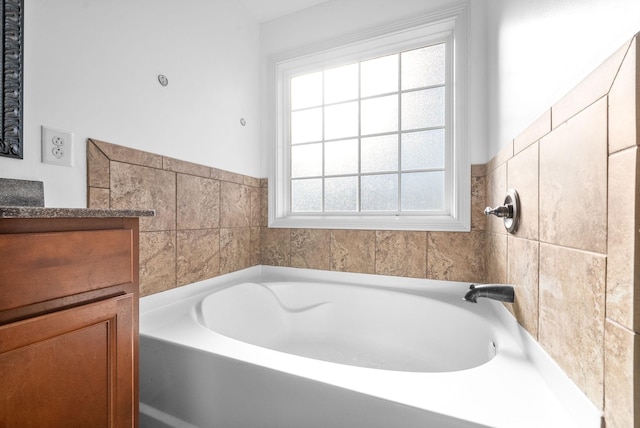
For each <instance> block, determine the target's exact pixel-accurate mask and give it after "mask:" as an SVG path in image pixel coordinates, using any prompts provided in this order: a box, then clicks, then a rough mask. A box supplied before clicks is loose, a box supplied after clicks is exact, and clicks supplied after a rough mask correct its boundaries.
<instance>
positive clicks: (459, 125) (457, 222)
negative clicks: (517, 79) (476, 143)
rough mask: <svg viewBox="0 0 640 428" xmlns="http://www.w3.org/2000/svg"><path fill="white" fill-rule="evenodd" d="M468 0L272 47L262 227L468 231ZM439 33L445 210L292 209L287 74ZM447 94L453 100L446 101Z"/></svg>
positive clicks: (402, 47)
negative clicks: (277, 50)
mask: <svg viewBox="0 0 640 428" xmlns="http://www.w3.org/2000/svg"><path fill="white" fill-rule="evenodd" d="M468 5H469V4H468V2H467V3H464V4H462V5H460V6H458V7H455V8H451V9H448V10H445V11H441V12H438V13H435V14H430V15H427V16H422V17H419V18H414V19H411V20H407V21H402V22H398V23H395V24H392V25H388V26H385V27H381V28H377V29H375V30H372V31H365V32H360V33H357V34H353V35H350V36H347V37H340V38H337V39H333V40H330V41H328V42H325V43H322V44H317V45H314V46H309V47H305V48H302V49H296V50H294V51H289V52H285V53H282V54H278V55H274V56H272V57H271V58H270V61H269V70H270V73H271V75H270V81H271V87H270V96H271V97H272V98H271V99H272V100H275V111H274V112H272V114H273V115H274V121H273V124H272V125H271V128H272V129H271V131H272V132H271V136H272V138H271V141H270V144H269V146H270V147H269V175H268V177H269V183H268V185H269V202H268V211H269V213H268V221H269V227H275V228H315V229H374V230H427V231H459V232H462V231H469V230H470V228H471V226H470V224H471V212H470V211H471V208H470V205H471V166H470V162H469V147H468V143H467V136H466V128H467V12H468ZM442 41H445V42H446V43H447V49H452V55H448V58H450V59H449V60H448V63H447V79H446V91H452V94H451V97H450V98H448V100H449V101H450V102H448V105H447V109H448V111H447V112H446V124H445V129H446V134H447V140H448V141H447V143H446V149H445V150H446V151H447V152H446V155H445V159H446V162H445V182H446V183H449V185H448V186H446V187H445V210H444V211H442V212H439V213H437V214H435V215H425V214H420V215H416V214H406V215H405V214H396V213H379V212H375V213H369V212H366V213H364V212H358V213H353V214H352V213H339V214H336V213H317V214H316V213H292V212H291V202H290V201H291V198H290V183H291V180H290V178H291V172H290V159H289V157H290V144H289V135H288V134H289V117H288V112H289V111H290V109H289V92H288V91H289V82H290V79H291V77H292V76H294V75H300V74H304V73H310V72H314V71H318V70H320V69H323V68H330V67H335V66H340V65H346V64H349V63H353V62H358V61H363V60H367V59H370V58H373V57H376V56H383V55H387V54H390V53H397V52H400V51H406V50H410V49H415V48H420V47H423V46H426V45H429V44H435V43H438V42H442ZM451 101H452V102H451Z"/></svg>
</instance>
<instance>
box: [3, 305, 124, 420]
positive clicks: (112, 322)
mask: <svg viewBox="0 0 640 428" xmlns="http://www.w3.org/2000/svg"><path fill="white" fill-rule="evenodd" d="M133 310H134V298H133V295H132V294H127V295H123V296H119V297H115V298H111V299H107V300H103V301H99V302H95V303H91V304H85V305H82V306H79V307H76V308H72V309H67V310H64V311H60V312H55V313H51V314H47V315H43V316H39V317H35V318H31V319H27V320H23V321H19V322H15V323H12V324H7V325H4V326H0V427H6V428H12V427H16V428H27V427H39V428H40V427H65V428H69V427H79V428H80V427H82V428H87V427H92V428H98V427H118V428H120V427H133V426H135V420H136V419H137V417H136V413H137V412H136V403H137V397H134V390H135V389H134V384H135V379H134V375H135V370H134V367H136V366H137V352H136V349H137V347H136V346H135V343H136V336H135V329H134V320H133V314H134V312H133Z"/></svg>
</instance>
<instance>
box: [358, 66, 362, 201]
mask: <svg viewBox="0 0 640 428" xmlns="http://www.w3.org/2000/svg"><path fill="white" fill-rule="evenodd" d="M361 96H362V63H361V62H358V189H357V191H358V207H357V208H358V209H357V211H358V212H362V99H361Z"/></svg>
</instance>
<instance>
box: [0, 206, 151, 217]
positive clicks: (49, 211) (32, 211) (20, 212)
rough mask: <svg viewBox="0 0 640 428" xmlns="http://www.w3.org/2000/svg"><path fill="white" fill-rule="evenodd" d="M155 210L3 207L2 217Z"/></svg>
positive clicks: (142, 213) (125, 214)
mask: <svg viewBox="0 0 640 428" xmlns="http://www.w3.org/2000/svg"><path fill="white" fill-rule="evenodd" d="M155 215H156V214H155V211H154V210H133V209H120V210H114V209H95V208H45V207H3V206H0V218H88V217H94V218H95V217H104V218H106V217H153V216H155Z"/></svg>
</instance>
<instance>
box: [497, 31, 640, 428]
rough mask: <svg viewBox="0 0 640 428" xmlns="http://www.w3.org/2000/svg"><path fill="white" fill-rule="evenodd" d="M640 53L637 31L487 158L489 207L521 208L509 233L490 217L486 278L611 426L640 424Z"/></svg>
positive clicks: (629, 427) (608, 425) (627, 427)
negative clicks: (511, 197) (509, 297)
mask: <svg viewBox="0 0 640 428" xmlns="http://www.w3.org/2000/svg"><path fill="white" fill-rule="evenodd" d="M639 59H640V55H639V51H638V43H637V41H636V39H635V38H634V39H633V40H631V41H630V42H629V43H627V44H625V45H624V46H623V47H622V48H621V49H620V50H618V51H617V52H616V53H614V55H612V56H611V57H610V58H609V59H608V60H607V61H606V62H605V63H603V65H602V66H601V67H599V68H598V69H597V70H595V71H594V72H593V73H592V74H591V75H590V76H588V77H587V78H586V79H585V80H584V81H583V82H582V83H581V84H580V85H578V86H577V87H576V88H575V89H574V90H572V91H571V92H570V93H569V94H567V96H566V97H564V98H563V99H562V100H560V101H559V102H558V103H556V104H555V105H554V106H552V107H551V108H550V109H549V110H547V111H546V112H545V113H543V114H542V115H541V116H540V118H539V119H538V120H536V121H534V123H533V124H532V125H531V126H530V127H529V128H527V129H526V130H525V131H524V132H522V134H520V135H519V136H517V137H516V138H515V139H514V140H513V141H512V142H510V143H509V144H508V145H507V147H506V148H505V149H504V150H502V151H501V152H500V153H499V154H498V155H497V156H496V157H495V158H494V159H492V160H491V161H490V162H489V163H488V164H487V202H488V203H489V204H490V205H497V204H500V203H501V202H502V200H503V198H504V191H505V190H506V189H508V188H516V189H517V190H518V192H519V194H520V199H521V203H522V219H521V220H522V223H521V226H520V228H519V230H518V231H517V233H516V234H514V235H509V236H506V235H505V230H504V228H503V227H502V225H501V221H500V220H499V219H497V218H491V219H490V220H489V224H488V225H487V266H486V269H487V279H488V280H490V281H500V282H502V280H503V279H506V281H507V282H510V283H513V284H515V285H516V287H517V291H516V299H517V300H516V303H515V304H514V305H513V306H512V307H511V309H512V311H513V312H514V314H515V316H516V318H517V319H518V320H519V322H520V323H521V324H522V325H523V326H524V327H525V328H526V329H527V330H528V331H529V332H530V333H531V334H532V335H533V336H534V337H535V338H537V339H538V341H539V342H540V344H541V345H542V346H543V347H544V348H545V349H546V350H547V352H549V354H550V355H551V356H552V357H553V358H554V359H555V360H556V361H557V362H558V364H559V365H560V366H561V367H562V368H563V369H564V371H565V372H566V373H567V374H568V375H569V377H570V378H571V379H572V380H573V381H574V382H575V383H576V385H578V387H580V388H581V389H582V391H584V393H585V394H586V395H587V396H588V397H589V398H590V399H591V401H593V403H594V404H595V405H596V406H598V407H599V408H600V409H603V410H604V413H605V421H606V426H607V427H608V428H612V427H624V428H631V427H638V426H640V414H638V413H639V412H638V411H637V410H636V409H637V408H638V404H640V381H639V380H638V379H637V377H638V375H639V374H640V370H639V369H640V352H639V351H640V340H639V336H638V332H639V331H640V304H639V302H640V247H639V246H640V239H639V238H640V198H639V196H640V186H639V184H640V173H639V169H638V165H639V163H638V161H639V156H638V147H637V146H638V144H639V143H640V141H639V140H638V126H639V125H640V109H639V108H638V102H640V74H639V71H640V67H639V62H638V60H639ZM505 238H506V239H505Z"/></svg>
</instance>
